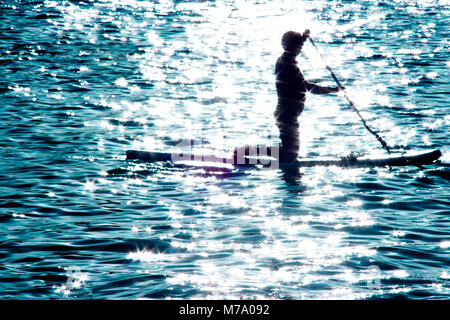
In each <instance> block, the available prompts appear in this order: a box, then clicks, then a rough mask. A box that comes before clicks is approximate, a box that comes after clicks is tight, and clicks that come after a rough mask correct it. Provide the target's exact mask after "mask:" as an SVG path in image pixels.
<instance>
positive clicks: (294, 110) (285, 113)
mask: <svg viewBox="0 0 450 320" xmlns="http://www.w3.org/2000/svg"><path fill="white" fill-rule="evenodd" d="M308 36H309V30H305V32H304V33H303V34H300V33H298V32H294V31H288V32H286V33H285V34H284V35H283V37H282V40H281V45H282V46H283V49H284V52H283V54H282V55H281V56H280V57H279V58H278V60H277V63H276V65H275V74H276V87H277V94H278V104H277V108H276V110H275V113H274V115H275V119H276V124H277V127H278V129H279V130H280V139H281V148H280V160H281V161H284V162H285V161H289V162H290V161H295V160H296V159H297V157H298V151H299V148H300V140H299V124H298V116H299V115H300V114H301V113H302V111H303V109H304V107H305V94H306V92H311V93H314V94H325V93H332V92H338V91H340V90H341V89H340V88H339V87H321V86H318V85H315V84H312V83H309V82H308V81H306V80H305V78H304V77H303V74H302V72H301V71H300V69H299V68H298V67H297V61H296V60H295V58H296V57H297V56H298V55H299V54H300V52H301V50H302V47H303V43H304V42H305V41H306V39H307V38H308Z"/></svg>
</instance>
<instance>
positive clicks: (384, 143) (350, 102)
mask: <svg viewBox="0 0 450 320" xmlns="http://www.w3.org/2000/svg"><path fill="white" fill-rule="evenodd" d="M309 41H311V44H312V45H313V46H314V48H316V50H317V52H318V53H319V56H320V57H321V58H322V60H323V61H324V63H325V66H326V67H327V69H328V71H330V73H331V76H332V77H333V79H334V81H335V82H336V84H337V85H338V86H339V87H340V88H341V89H342V90H343V92H344V97H345V99H347V101H348V103H349V104H350V106H351V107H352V108H353V110H355V111H356V113H357V114H358V116H359V117H360V119H361V121H362V123H363V125H364V127H365V128H366V129H367V130H368V131H369V132H370V133H371V134H373V135H374V136H375V137H376V138H377V140H378V141H379V142H380V143H381V145H382V146H383V149H385V150H386V151H387V152H388V153H389V154H391V150H390V148H389V146H388V145H387V143H386V141H384V140H383V138H381V137H380V135H379V134H378V133H376V132H375V131H373V130H372V129H371V128H370V127H369V126H368V125H367V122H366V120H365V119H364V118H363V117H362V115H361V113H360V112H359V110H358V108H356V105H355V103H354V102H353V101H352V100H350V98H349V97H348V96H347V93H346V92H345V89H344V87H343V86H342V85H341V82H340V81H339V80H338V78H337V77H336V75H335V74H334V72H333V70H331V68H330V66H329V65H328V64H327V63H326V61H325V58H324V57H323V56H322V54H321V53H320V51H319V48H317V46H316V44H315V43H314V40H313V39H312V38H311V37H309Z"/></svg>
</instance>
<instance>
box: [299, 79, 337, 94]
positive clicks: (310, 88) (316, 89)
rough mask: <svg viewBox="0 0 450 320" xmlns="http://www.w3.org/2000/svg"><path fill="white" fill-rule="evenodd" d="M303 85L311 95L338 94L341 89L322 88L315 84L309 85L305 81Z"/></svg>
mask: <svg viewBox="0 0 450 320" xmlns="http://www.w3.org/2000/svg"><path fill="white" fill-rule="evenodd" d="M304 85H305V87H306V89H307V90H308V92H311V93H313V94H327V93H334V92H339V91H341V90H342V89H343V88H341V87H322V86H319V85H317V84H313V83H309V82H308V81H306V80H305V82H304Z"/></svg>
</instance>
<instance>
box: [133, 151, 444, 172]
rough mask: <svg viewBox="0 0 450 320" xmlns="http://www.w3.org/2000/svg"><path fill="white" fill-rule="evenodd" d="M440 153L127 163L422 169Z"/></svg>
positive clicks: (169, 156) (148, 157) (185, 157)
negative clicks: (292, 160) (288, 159)
mask: <svg viewBox="0 0 450 320" xmlns="http://www.w3.org/2000/svg"><path fill="white" fill-rule="evenodd" d="M441 155H442V153H441V151H440V150H433V151H423V152H410V153H405V154H397V155H389V156H384V157H356V156H352V155H350V156H345V157H341V158H298V159H297V161H294V162H279V161H278V160H277V159H276V158H272V157H267V156H266V157H257V156H256V157H250V156H244V158H245V161H236V157H234V158H233V157H231V158H226V157H225V158H224V157H217V156H214V155H205V154H190V153H177V152H174V153H170V152H154V151H139V150H128V151H127V152H126V158H127V160H137V161H143V162H158V161H167V162H172V163H175V164H178V163H179V164H184V165H190V164H191V165H193V166H202V164H205V165H208V166H217V167H231V168H232V167H252V166H262V167H276V166H277V165H278V167H280V166H299V167H314V166H338V167H380V166H419V167H420V166H422V165H426V164H434V163H436V162H437V161H438V160H439V158H440V157H441Z"/></svg>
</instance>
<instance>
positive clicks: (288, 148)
mask: <svg viewBox="0 0 450 320" xmlns="http://www.w3.org/2000/svg"><path fill="white" fill-rule="evenodd" d="M278 128H279V130H280V139H281V148H280V160H281V161H282V162H292V161H295V160H297V157H298V152H299V150H300V137H299V124H298V122H297V121H295V122H291V123H283V124H279V125H278Z"/></svg>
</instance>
